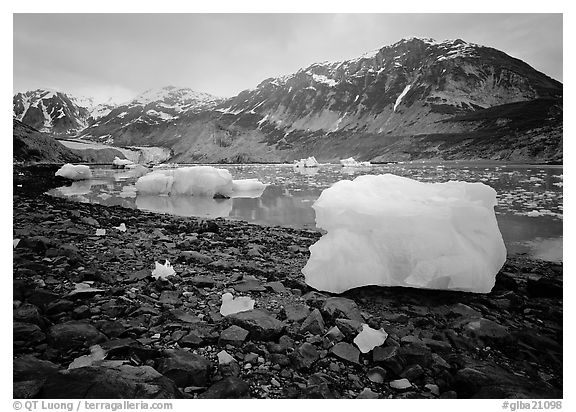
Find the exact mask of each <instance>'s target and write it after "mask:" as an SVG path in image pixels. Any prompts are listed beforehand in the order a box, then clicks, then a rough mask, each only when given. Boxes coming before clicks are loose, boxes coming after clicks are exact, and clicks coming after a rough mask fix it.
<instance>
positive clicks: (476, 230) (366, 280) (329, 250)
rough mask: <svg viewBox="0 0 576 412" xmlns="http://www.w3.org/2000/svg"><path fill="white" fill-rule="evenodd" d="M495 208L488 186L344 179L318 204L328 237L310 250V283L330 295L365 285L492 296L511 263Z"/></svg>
mask: <svg viewBox="0 0 576 412" xmlns="http://www.w3.org/2000/svg"><path fill="white" fill-rule="evenodd" d="M495 205H496V191H495V190H494V189H492V188H491V187H489V186H487V185H485V184H483V183H466V182H447V183H422V182H418V181H415V180H412V179H408V178H404V177H399V176H395V175H391V174H385V175H378V176H374V175H367V176H359V177H357V178H356V179H354V180H353V181H349V180H342V181H340V182H337V183H335V184H334V185H333V186H332V187H330V188H328V189H326V190H324V191H323V192H322V194H321V195H320V197H319V198H318V200H317V201H316V202H315V203H314V205H313V208H314V210H315V212H316V226H317V227H319V228H322V229H325V230H326V231H327V234H325V235H323V236H322V238H321V239H320V240H319V241H318V242H316V243H315V244H314V245H312V246H311V247H310V252H311V255H310V259H309V260H308V262H307V263H306V266H305V267H304V268H303V269H302V272H303V273H304V275H305V281H306V283H307V284H308V285H310V286H312V287H314V288H316V289H318V290H323V291H328V292H333V293H341V292H344V291H346V290H349V289H352V288H355V287H359V286H366V285H380V286H406V287H416V288H428V289H447V290H461V291H470V292H478V293H488V292H490V290H491V289H492V287H493V286H494V281H495V277H496V274H497V273H498V271H499V270H500V268H501V267H502V266H503V265H504V262H505V260H506V248H505V246H504V242H503V240H502V235H501V233H500V230H499V229H498V224H497V222H496V216H495V214H494V206H495Z"/></svg>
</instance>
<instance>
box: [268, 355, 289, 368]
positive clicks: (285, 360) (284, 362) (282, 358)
mask: <svg viewBox="0 0 576 412" xmlns="http://www.w3.org/2000/svg"><path fill="white" fill-rule="evenodd" d="M268 360H269V361H270V363H272V364H276V365H280V366H290V365H291V364H292V361H291V360H290V357H288V356H286V355H284V354H282V353H271V354H269V355H268Z"/></svg>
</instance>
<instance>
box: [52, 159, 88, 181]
mask: <svg viewBox="0 0 576 412" xmlns="http://www.w3.org/2000/svg"><path fill="white" fill-rule="evenodd" d="M55 176H62V177H65V178H67V179H71V180H88V179H91V178H92V171H91V170H90V167H89V166H86V165H73V164H71V163H66V164H65V165H64V166H62V167H61V168H60V169H58V170H57V171H56V173H55Z"/></svg>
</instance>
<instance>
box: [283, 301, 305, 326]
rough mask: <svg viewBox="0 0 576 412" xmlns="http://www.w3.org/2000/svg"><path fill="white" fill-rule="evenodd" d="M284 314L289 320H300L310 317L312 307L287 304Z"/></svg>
mask: <svg viewBox="0 0 576 412" xmlns="http://www.w3.org/2000/svg"><path fill="white" fill-rule="evenodd" d="M283 313H284V316H285V317H286V321H288V322H300V321H302V320H304V319H306V318H307V317H308V315H309V314H310V309H309V308H308V306H306V305H299V304H294V305H286V306H285V307H284V309H283Z"/></svg>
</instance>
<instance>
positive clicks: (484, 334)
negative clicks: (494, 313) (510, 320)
mask: <svg viewBox="0 0 576 412" xmlns="http://www.w3.org/2000/svg"><path fill="white" fill-rule="evenodd" d="M464 334H465V335H467V336H470V337H475V338H478V339H482V340H489V341H507V340H510V337H511V336H510V333H509V332H508V329H507V328H505V327H504V326H502V325H499V324H498V323H496V322H494V321H492V320H489V319H484V318H481V319H477V320H473V321H471V322H469V323H467V324H466V325H465V326H464Z"/></svg>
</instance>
